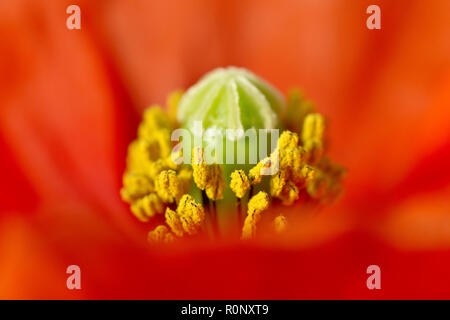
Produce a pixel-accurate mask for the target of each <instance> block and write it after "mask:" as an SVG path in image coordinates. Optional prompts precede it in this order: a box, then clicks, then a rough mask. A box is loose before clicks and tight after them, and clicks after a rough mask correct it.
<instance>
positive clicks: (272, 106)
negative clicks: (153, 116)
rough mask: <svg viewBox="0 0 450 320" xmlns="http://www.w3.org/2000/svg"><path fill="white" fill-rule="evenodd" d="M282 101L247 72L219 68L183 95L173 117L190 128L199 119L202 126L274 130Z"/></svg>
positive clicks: (277, 93)
mask: <svg viewBox="0 0 450 320" xmlns="http://www.w3.org/2000/svg"><path fill="white" fill-rule="evenodd" d="M284 104H285V102H284V97H283V95H282V94H281V93H279V92H278V91H277V90H276V89H275V88H274V87H272V86H271V85H270V84H268V83H267V82H265V81H264V80H262V79H261V78H259V77H257V76H256V75H254V74H253V73H251V72H250V71H248V70H245V69H241V68H235V67H229V68H226V69H224V68H219V69H216V70H213V71H211V72H209V73H208V74H206V75H205V76H204V77H203V78H202V79H201V80H200V81H199V82H198V83H196V84H195V85H193V86H192V87H191V88H190V89H189V90H188V91H187V92H186V93H185V94H184V95H183V97H182V98H181V100H180V103H179V105H178V113H177V118H178V121H179V122H180V123H181V124H182V125H183V127H184V128H187V129H190V130H193V125H194V121H201V122H202V125H203V129H208V128H216V129H220V130H224V129H243V130H244V131H245V130H247V129H249V128H255V129H275V128H279V127H280V121H279V114H280V112H281V110H282V109H283V108H284Z"/></svg>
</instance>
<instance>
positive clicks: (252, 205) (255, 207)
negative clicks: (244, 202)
mask: <svg viewBox="0 0 450 320" xmlns="http://www.w3.org/2000/svg"><path fill="white" fill-rule="evenodd" d="M269 204H270V198H269V195H268V194H267V193H265V192H264V191H260V192H258V193H257V194H256V195H254V196H253V197H252V198H251V199H250V201H249V202H248V213H249V214H256V213H261V212H262V211H264V210H266V209H267V208H268V207H269Z"/></svg>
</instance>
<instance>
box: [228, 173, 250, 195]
mask: <svg viewBox="0 0 450 320" xmlns="http://www.w3.org/2000/svg"><path fill="white" fill-rule="evenodd" d="M230 188H231V190H233V192H234V193H235V194H236V197H238V198H239V199H241V198H242V197H244V196H245V194H246V193H247V190H248V189H249V188H250V181H249V180H248V178H247V175H246V174H245V172H244V170H235V171H233V172H232V173H231V181H230Z"/></svg>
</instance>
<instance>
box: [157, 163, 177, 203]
mask: <svg viewBox="0 0 450 320" xmlns="http://www.w3.org/2000/svg"><path fill="white" fill-rule="evenodd" d="M155 189H156V192H157V193H158V196H159V197H160V198H161V199H162V200H163V201H164V202H167V203H173V202H175V201H178V200H180V198H181V196H182V195H183V192H184V190H183V185H182V183H180V181H178V177H177V173H176V172H175V171H174V170H164V171H161V172H160V173H159V175H158V178H157V179H156V180H155Z"/></svg>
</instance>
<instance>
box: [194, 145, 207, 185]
mask: <svg viewBox="0 0 450 320" xmlns="http://www.w3.org/2000/svg"><path fill="white" fill-rule="evenodd" d="M192 170H193V177H194V182H195V184H196V185H197V187H198V188H199V189H200V190H205V188H206V187H207V185H208V181H209V179H210V176H209V173H210V170H209V169H208V165H207V164H206V162H205V159H204V155H203V149H202V148H201V147H196V148H194V149H193V151H192Z"/></svg>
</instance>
